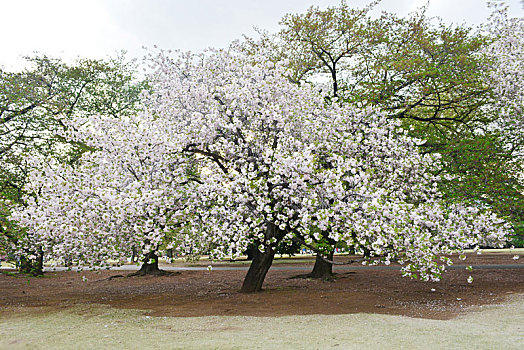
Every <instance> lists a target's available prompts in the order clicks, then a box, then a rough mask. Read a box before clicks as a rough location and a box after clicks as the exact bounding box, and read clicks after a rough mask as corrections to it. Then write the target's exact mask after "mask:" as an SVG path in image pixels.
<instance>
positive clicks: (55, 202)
mask: <svg viewBox="0 0 524 350" xmlns="http://www.w3.org/2000/svg"><path fill="white" fill-rule="evenodd" d="M168 128H169V125H166V124H165V123H163V122H162V120H155V118H154V116H151V115H147V114H140V113H139V114H136V115H131V116H124V117H121V118H113V117H102V116H99V117H90V118H89V119H87V120H86V119H83V118H76V119H75V120H74V122H73V123H72V125H71V128H70V130H72V131H71V132H69V133H68V134H67V135H64V137H66V138H67V139H69V140H76V141H78V142H82V143H84V144H85V145H86V146H88V147H91V148H92V149H93V151H91V152H85V153H84V154H83V155H82V156H81V158H80V159H79V161H78V164H75V165H74V166H71V165H67V164H64V163H60V162H57V161H54V160H50V161H48V162H47V164H46V166H45V167H43V170H42V171H35V172H33V173H32V175H31V181H30V188H28V189H27V190H28V192H33V193H38V194H39V195H38V196H37V197H36V198H35V197H31V196H27V198H26V202H27V203H28V205H27V206H26V207H24V208H22V210H20V211H18V212H16V213H15V214H14V215H13V218H14V219H16V220H17V221H18V222H19V223H20V224H22V225H24V226H25V227H27V228H28V229H27V230H28V234H27V237H26V239H25V240H24V242H23V243H22V246H21V248H23V249H27V250H29V249H31V248H33V249H34V247H41V249H43V251H44V253H45V254H46V256H47V258H49V259H55V260H56V261H57V262H64V260H67V262H68V263H75V264H79V265H80V266H85V265H87V266H94V267H104V266H107V265H108V264H109V261H108V260H110V259H112V260H117V261H119V260H121V259H123V258H125V257H126V256H129V255H130V254H131V251H132V250H133V248H136V247H138V248H140V249H139V252H140V253H141V255H142V257H143V265H142V268H141V270H140V271H139V273H140V274H142V273H144V274H158V273H160V270H159V269H158V256H159V251H160V250H161V249H162V248H164V249H171V248H174V247H176V248H178V247H180V245H178V244H177V240H178V237H179V235H180V234H182V233H184V230H181V229H180V228H179V227H176V225H174V224H173V222H175V221H176V220H177V216H179V215H185V216H188V215H189V214H190V213H189V212H185V211H184V210H185V209H186V208H185V207H184V200H185V196H186V195H187V194H188V193H190V192H188V188H187V187H188V186H190V185H191V182H189V181H185V182H184V180H182V179H188V178H189V177H190V176H189V175H187V174H188V171H189V170H190V169H189V168H187V167H186V166H187V165H188V164H189V163H188V162H184V160H183V159H181V158H177V157H176V156H174V155H173V154H172V148H171V143H172V142H173V140H172V139H173V135H176V134H175V133H174V132H173V131H172V130H170V129H168ZM33 161H35V162H38V163H39V164H41V163H46V161H45V160H42V159H34V160H33ZM39 168H42V167H41V166H40V167H39ZM186 175H187V176H186Z"/></svg>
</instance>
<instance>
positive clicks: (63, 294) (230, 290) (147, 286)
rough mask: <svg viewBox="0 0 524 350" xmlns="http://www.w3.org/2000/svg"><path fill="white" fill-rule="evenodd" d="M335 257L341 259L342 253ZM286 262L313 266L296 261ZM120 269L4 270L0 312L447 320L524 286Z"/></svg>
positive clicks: (487, 274) (514, 279)
mask: <svg viewBox="0 0 524 350" xmlns="http://www.w3.org/2000/svg"><path fill="white" fill-rule="evenodd" d="M511 257H512V255H505V254H504V255H503V254H496V255H486V254H483V255H480V256H476V255H472V256H469V257H468V259H467V260H466V261H465V262H458V263H459V264H463V265H470V264H471V265H475V264H478V265H482V264H486V265H488V264H524V261H523V260H524V259H520V260H513V259H512V258H511ZM338 259H341V260H347V257H346V258H344V257H339V258H338ZM285 265H287V264H279V265H278V266H285ZM289 265H295V266H297V265H298V266H304V267H305V268H308V267H309V268H310V267H311V264H309V265H306V264H305V262H304V261H300V260H298V261H295V262H294V263H290V264H289ZM305 272H306V271H305ZM123 273H128V272H122V271H102V272H91V271H84V272H80V273H79V272H46V274H45V276H44V277H40V278H30V277H27V276H12V275H8V274H6V273H2V274H0V316H2V315H6V316H7V315H10V314H13V313H15V312H16V313H18V314H20V313H22V314H23V313H26V312H30V313H34V312H49V311H55V310H62V309H67V308H70V307H72V306H76V305H79V304H86V303H87V304H89V303H96V304H107V305H110V306H112V307H116V308H126V309H142V310H149V315H152V316H180V317H186V316H210V315H222V316H233V315H244V316H284V315H306V314H348V313H361V312H363V313H379V314H394V315H404V316H411V317H420V318H430V319H450V318H453V317H455V316H457V315H458V314H460V313H462V312H464V311H465V310H466V309H468V308H471V307H475V306H480V305H486V304H492V303H498V302H501V301H503V300H504V299H505V297H507V296H508V295H509V294H513V293H515V294H523V293H524V269H475V270H473V271H472V272H469V271H466V270H465V269H458V270H449V271H447V272H446V273H445V275H444V277H443V279H442V281H440V282H437V283H436V282H422V281H417V280H411V279H409V278H403V277H401V275H400V272H399V271H394V270H360V271H355V272H348V271H340V272H337V274H336V279H335V281H333V282H325V281H319V280H312V279H301V278H292V277H293V276H296V275H297V274H299V273H300V271H278V270H276V271H275V270H273V271H270V272H269V273H268V275H267V277H266V281H265V283H264V291H262V292H260V293H254V294H242V293H239V292H238V290H239V289H240V286H241V284H242V280H243V277H244V275H245V273H246V272H245V271H218V270H213V271H184V272H180V273H173V274H170V275H168V276H146V277H129V278H114V279H108V277H110V276H114V275H119V274H123ZM469 275H471V276H473V277H474V282H473V283H472V284H469V283H467V281H466V279H467V277H468V276H469ZM83 276H85V278H87V281H84V280H83ZM432 289H434V291H432Z"/></svg>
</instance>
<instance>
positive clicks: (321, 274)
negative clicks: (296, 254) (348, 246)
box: [309, 250, 335, 279]
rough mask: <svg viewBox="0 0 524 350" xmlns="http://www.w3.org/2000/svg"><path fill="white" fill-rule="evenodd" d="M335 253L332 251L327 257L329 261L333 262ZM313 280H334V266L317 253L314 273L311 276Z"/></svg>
mask: <svg viewBox="0 0 524 350" xmlns="http://www.w3.org/2000/svg"><path fill="white" fill-rule="evenodd" d="M334 253H335V251H334V250H333V251H331V252H330V253H329V254H328V256H327V257H326V258H327V259H328V260H331V261H333V255H334ZM309 277H311V278H321V279H331V278H333V264H332V263H330V262H327V261H325V260H324V259H322V255H321V254H320V253H317V258H316V260H315V266H313V271H311V273H310V274H309Z"/></svg>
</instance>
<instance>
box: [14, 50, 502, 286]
mask: <svg viewBox="0 0 524 350" xmlns="http://www.w3.org/2000/svg"><path fill="white" fill-rule="evenodd" d="M264 57H266V56H264V55H249V54H245V53H243V52H242V51H241V50H240V49H238V47H237V46H236V45H235V44H234V45H232V46H231V47H230V48H229V49H227V50H210V51H207V52H205V53H203V54H201V55H194V54H191V53H185V54H176V55H170V54H168V53H165V52H162V51H161V52H159V54H158V55H156V56H151V59H150V60H149V65H150V69H151V72H152V73H151V75H150V78H149V81H150V82H151V86H152V89H151V92H148V93H144V96H143V98H144V106H143V111H142V112H141V113H138V114H136V115H134V116H129V117H125V118H120V119H116V120H115V119H109V118H103V117H99V118H90V119H89V120H82V119H79V120H77V121H76V124H75V125H74V126H75V127H74V128H70V130H75V132H72V133H71V134H70V135H66V136H64V137H67V138H71V139H73V140H82V142H85V143H86V144H88V145H90V146H91V147H93V149H94V151H93V152H87V153H85V154H84V155H82V157H81V159H80V161H79V163H78V165H76V166H74V167H69V168H66V167H63V166H62V165H60V164H54V163H51V164H49V166H48V167H47V168H46V170H45V172H44V173H34V174H33V175H32V176H33V177H32V182H31V186H34V189H35V191H36V190H38V191H39V193H40V196H39V197H38V200H34V201H30V200H28V202H29V204H30V205H29V206H28V207H26V208H24V209H23V210H20V211H19V212H17V213H15V215H14V218H15V219H17V220H18V221H19V222H21V223H22V224H23V225H25V226H26V227H28V230H29V231H30V232H29V234H28V237H30V238H31V240H28V243H27V244H28V245H34V242H38V243H39V246H44V247H45V250H46V253H47V254H49V255H50V256H64V253H68V254H69V255H70V256H71V258H72V259H74V260H75V261H77V262H79V263H81V264H90V265H103V264H105V263H106V261H107V259H118V258H120V257H122V256H123V255H125V252H129V249H130V248H131V247H132V246H134V245H140V247H141V248H142V254H143V256H144V258H145V261H144V262H145V264H144V265H147V263H150V262H151V261H150V260H151V259H153V260H155V259H156V258H157V256H158V252H159V251H160V250H161V249H162V247H169V248H175V249H178V250H179V251H180V252H181V253H182V254H187V253H198V252H203V251H206V252H209V253H210V255H211V257H212V258H215V259H220V258H226V257H227V258H229V257H237V256H239V255H240V254H242V252H243V251H245V249H246V247H247V246H248V245H249V244H255V245H256V246H257V247H258V251H257V254H256V255H255V257H254V259H253V262H252V264H251V266H250V269H249V271H248V273H247V275H246V278H245V280H244V283H243V286H242V291H244V292H254V291H259V290H260V289H261V288H262V284H263V282H264V278H265V276H266V274H267V272H268V270H269V268H270V267H271V264H272V261H273V258H274V255H275V249H276V247H277V245H278V244H279V243H280V242H283V241H299V242H302V243H303V244H305V245H309V244H311V242H312V241H313V240H316V241H318V240H320V239H322V238H323V237H326V238H328V239H330V240H332V241H334V242H343V243H344V244H346V245H347V246H349V247H351V248H353V249H354V250H355V251H357V252H360V253H366V257H367V258H368V261H369V262H370V263H373V264H376V263H379V262H383V263H385V264H389V263H390V262H391V261H398V262H400V263H401V264H403V265H404V267H403V269H402V272H403V274H404V275H406V276H411V277H417V278H422V279H424V280H430V279H431V280H438V279H440V277H441V274H442V272H443V271H444V269H445V266H444V265H442V264H438V259H437V257H438V255H439V254H451V253H460V252H462V250H463V249H464V248H466V247H478V246H479V245H500V244H502V243H503V242H504V239H505V235H506V233H507V230H508V226H507V225H506V224H505V223H504V222H503V221H502V220H500V219H499V218H497V217H496V216H495V215H493V214H491V213H489V212H487V211H482V210H481V208H476V207H468V206H465V205H458V204H454V205H450V204H449V205H448V204H447V203H446V202H445V201H444V200H442V198H441V196H440V194H439V191H438V189H437V188H438V186H437V185H438V181H439V177H438V176H435V175H432V174H434V173H436V171H437V170H438V169H439V161H438V156H436V155H422V154H420V153H419V152H418V148H417V143H419V142H420V141H419V140H417V139H414V138H411V137H409V136H408V133H407V132H406V131H404V130H403V129H402V128H400V126H399V123H398V122H395V121H394V120H391V119H388V118H385V117H384V116H383V115H382V114H380V113H379V112H377V111H375V110H373V109H366V110H357V109H354V108H352V107H351V106H349V105H348V104H346V103H341V104H339V103H337V102H335V103H331V102H329V103H328V102H326V100H325V99H324V98H323V97H322V96H321V95H320V94H319V93H318V92H317V91H316V90H315V88H314V87H313V86H311V85H308V84H304V85H302V86H299V85H297V84H294V83H292V82H290V81H289V80H288V79H287V78H286V77H285V75H286V74H285V73H286V71H285V68H284V67H285V66H286V64H285V62H283V63H282V64H281V63H276V64H275V63H273V62H268V61H267V60H265V59H264ZM441 259H442V260H443V261H444V262H447V263H448V264H450V263H452V261H451V260H450V259H449V258H446V257H443V258H441ZM149 265H151V264H149Z"/></svg>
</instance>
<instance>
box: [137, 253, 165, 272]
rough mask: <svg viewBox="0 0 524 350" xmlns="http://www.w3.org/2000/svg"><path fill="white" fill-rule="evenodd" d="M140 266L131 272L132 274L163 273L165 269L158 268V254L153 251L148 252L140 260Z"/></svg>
mask: <svg viewBox="0 0 524 350" xmlns="http://www.w3.org/2000/svg"><path fill="white" fill-rule="evenodd" d="M142 261H143V263H142V266H141V267H140V270H138V271H137V272H135V273H133V274H131V275H132V276H144V275H163V274H165V273H166V271H163V270H160V269H159V268H158V256H157V255H156V254H155V252H149V253H147V254H146V256H145V257H144V260H142Z"/></svg>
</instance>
